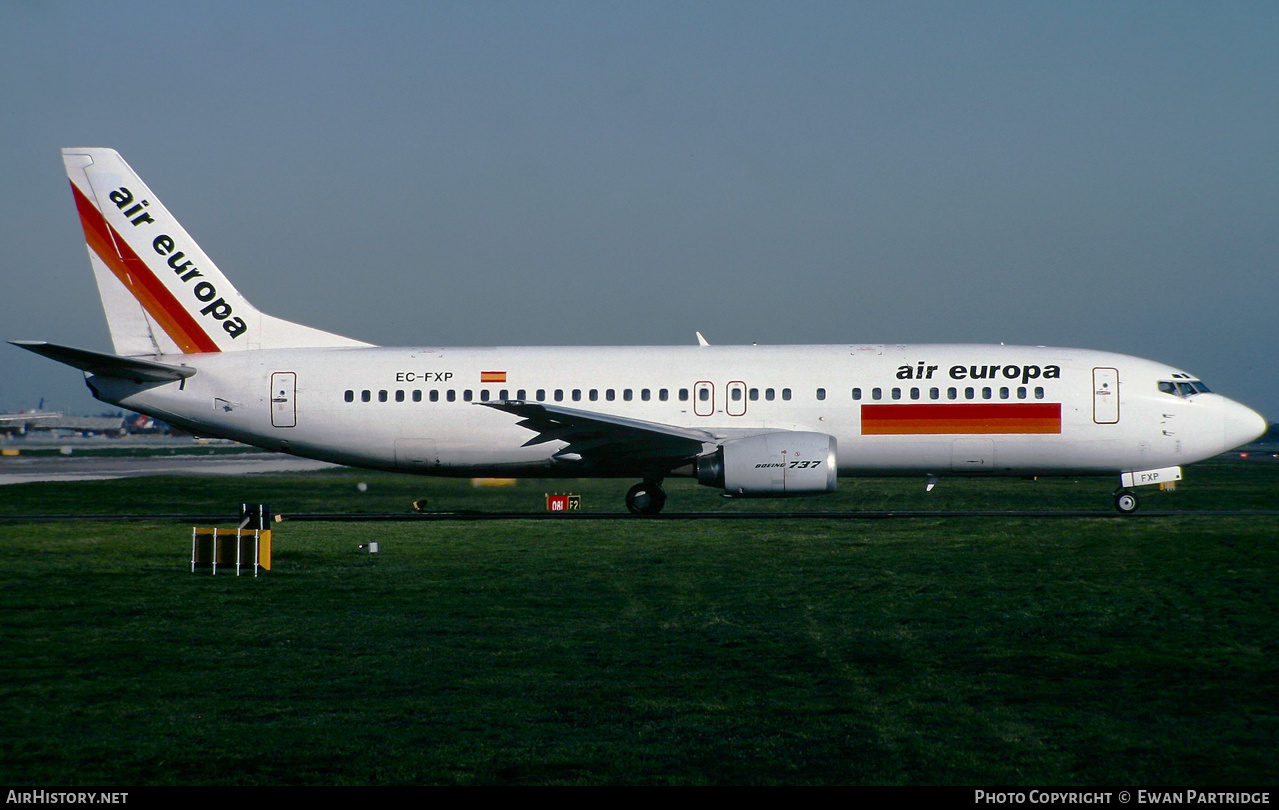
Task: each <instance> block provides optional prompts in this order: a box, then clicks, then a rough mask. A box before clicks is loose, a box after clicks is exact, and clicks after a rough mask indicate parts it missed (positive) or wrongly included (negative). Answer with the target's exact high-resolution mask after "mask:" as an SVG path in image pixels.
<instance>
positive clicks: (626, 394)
mask: <svg viewBox="0 0 1279 810" xmlns="http://www.w3.org/2000/svg"><path fill="white" fill-rule="evenodd" d="M622 401H623V402H630V401H631V389H629V388H626V389H623V390H622Z"/></svg>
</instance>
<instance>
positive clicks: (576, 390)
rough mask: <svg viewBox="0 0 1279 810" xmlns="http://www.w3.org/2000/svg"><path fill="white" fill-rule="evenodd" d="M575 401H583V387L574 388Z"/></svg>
mask: <svg viewBox="0 0 1279 810" xmlns="http://www.w3.org/2000/svg"><path fill="white" fill-rule="evenodd" d="M573 401H574V402H581V401H582V389H580V388H574V389H573Z"/></svg>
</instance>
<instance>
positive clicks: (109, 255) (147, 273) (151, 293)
mask: <svg viewBox="0 0 1279 810" xmlns="http://www.w3.org/2000/svg"><path fill="white" fill-rule="evenodd" d="M71 191H72V192H73V193H74V194H75V202H76V208H77V209H78V210H79V212H80V224H81V225H83V226H84V239H85V241H86V242H87V243H88V245H89V249H90V250H92V251H93V252H94V253H95V254H96V255H97V257H98V258H99V259H101V260H102V262H103V264H105V265H106V266H107V267H109V268H110V269H111V272H112V273H114V274H115V277H116V278H118V279H120V283H121V284H123V285H124V286H125V288H126V289H128V291H129V292H130V293H132V294H133V297H134V298H136V299H137V300H138V303H139V304H141V305H142V308H143V309H145V310H146V311H147V314H148V315H150V316H151V317H152V318H154V319H155V321H156V323H158V324H160V328H162V329H163V330H164V332H165V334H167V335H168V336H169V337H170V338H172V339H173V342H174V343H176V344H178V347H179V348H180V349H182V351H183V352H184V353H186V354H192V353H195V352H216V351H220V349H219V348H218V344H217V343H215V342H214V341H213V338H211V337H209V335H208V333H207V332H205V331H204V329H203V327H201V326H200V324H198V323H196V320H195V318H194V317H192V315H191V313H190V312H188V311H187V310H186V308H185V307H183V306H182V304H180V303H179V302H178V299H177V298H175V297H174V295H173V293H171V292H170V291H169V288H168V287H165V286H164V282H162V281H161V280H160V279H158V278H156V276H155V274H154V273H152V272H151V268H149V267H147V265H146V263H145V262H143V261H142V259H140V258H138V254H136V253H134V252H133V248H131V247H129V244H128V243H127V242H125V241H124V239H123V238H122V237H121V236H120V234H119V233H118V232H117V231H116V230H115V228H112V227H111V224H110V223H109V222H107V220H106V217H104V216H103V215H102V212H101V211H99V210H98V208H97V206H95V205H94V204H93V202H92V201H90V200H89V198H88V197H86V196H84V193H83V192H81V191H80V189H79V188H77V187H76V184H75V183H72V184H71Z"/></svg>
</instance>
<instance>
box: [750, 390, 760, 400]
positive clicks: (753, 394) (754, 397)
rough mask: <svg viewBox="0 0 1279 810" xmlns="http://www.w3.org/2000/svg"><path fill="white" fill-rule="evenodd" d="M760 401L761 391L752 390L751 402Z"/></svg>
mask: <svg viewBox="0 0 1279 810" xmlns="http://www.w3.org/2000/svg"><path fill="white" fill-rule="evenodd" d="M758 401H759V389H758V388H752V389H751V402H758Z"/></svg>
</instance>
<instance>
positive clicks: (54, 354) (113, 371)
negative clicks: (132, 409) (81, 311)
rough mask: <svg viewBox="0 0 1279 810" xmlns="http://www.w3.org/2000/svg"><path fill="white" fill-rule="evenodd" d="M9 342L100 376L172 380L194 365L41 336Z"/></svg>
mask: <svg viewBox="0 0 1279 810" xmlns="http://www.w3.org/2000/svg"><path fill="white" fill-rule="evenodd" d="M9 342H10V343H12V344H13V345H14V346H17V347H18V348H20V349H26V350H27V351H30V352H35V353H36V354H40V355H44V356H45V357H48V358H49V359H50V360H57V361H58V362H59V363H66V364H67V365H68V366H71V367H72V368H78V369H80V370H81V371H87V372H89V373H90V374H98V375H101V376H103V377H118V378H120V379H123V380H133V381H134V382H172V381H173V380H181V379H185V378H186V377H190V376H191V375H193V374H195V369H193V368H190V367H188V366H171V365H169V364H168V363H157V362H155V361H154V360H139V359H138V358H136V357H118V356H116V355H114V354H102V353H101V352H91V351H86V350H85V349H73V348H71V347H70V346H59V345H57V344H55V343H45V342H44V341H43V340H11V341H9Z"/></svg>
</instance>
